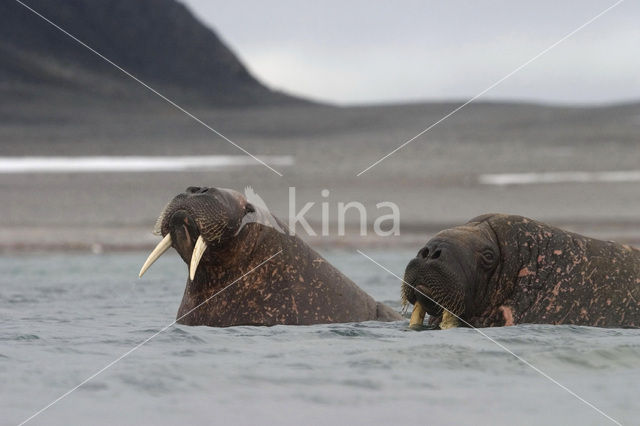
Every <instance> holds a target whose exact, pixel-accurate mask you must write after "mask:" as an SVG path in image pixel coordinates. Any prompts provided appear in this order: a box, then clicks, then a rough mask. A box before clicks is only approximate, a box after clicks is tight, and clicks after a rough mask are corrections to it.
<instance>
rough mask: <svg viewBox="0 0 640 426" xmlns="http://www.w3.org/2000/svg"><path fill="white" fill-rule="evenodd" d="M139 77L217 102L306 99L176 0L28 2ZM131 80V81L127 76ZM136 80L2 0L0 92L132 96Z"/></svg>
mask: <svg viewBox="0 0 640 426" xmlns="http://www.w3.org/2000/svg"><path fill="white" fill-rule="evenodd" d="M24 2H25V4H28V5H29V6H30V7H32V8H33V9H34V10H36V11H37V12H39V13H41V14H42V15H43V16H45V17H46V18H48V19H50V20H51V21H52V22H54V23H56V24H57V25H59V26H60V27H61V28H63V29H65V30H67V31H68V32H69V33H71V34H73V35H75V36H76V37H77V38H78V39H80V40H82V41H83V42H85V43H86V44H87V45H89V46H91V47H92V48H94V49H95V50H97V51H98V52H100V53H102V54H103V55H104V56H105V57H107V58H109V59H110V60H112V61H113V62H115V63H116V64H118V65H120V66H121V67H123V68H124V69H126V70H127V71H129V72H130V73H132V74H133V75H135V76H136V77H138V78H140V79H141V80H143V81H145V82H146V83H148V84H150V85H151V86H153V87H154V88H156V89H158V90H160V91H161V92H164V93H167V94H169V95H174V96H175V95H181V96H182V97H183V98H184V97H185V96H188V97H190V98H193V99H197V100H200V101H203V102H206V103H207V104H212V105H256V104H280V103H295V102H303V101H302V100H300V99H297V98H294V97H290V96H287V95H285V94H282V93H279V92H274V91H272V90H270V89H268V88H267V87H265V86H263V85H262V84H261V83H260V82H259V81H257V80H256V79H255V78H254V77H253V76H252V75H251V74H250V73H249V72H248V71H247V69H246V68H245V67H244V66H243V65H242V63H241V62H240V61H239V60H238V58H236V56H235V55H234V54H233V52H231V51H230V50H229V49H228V48H227V47H226V46H225V45H224V44H223V43H222V41H221V40H220V39H219V38H218V37H217V36H216V34H215V33H214V32H213V31H212V30H211V29H209V28H207V27H206V26H204V25H203V24H202V23H201V22H200V21H198V20H197V19H196V18H195V17H194V16H193V15H192V14H191V12H190V11H189V10H188V9H187V8H186V7H185V6H184V5H182V4H181V3H178V2H176V1H174V0H24ZM127 80H128V81H127ZM132 84H135V83H133V82H132V81H131V80H130V79H129V78H128V77H125V76H124V75H123V74H122V73H121V72H119V71H117V70H116V69H115V68H114V67H113V66H111V65H109V64H108V63H106V62H105V61H104V60H102V59H100V58H99V57H98V56H96V55H94V54H93V53H91V52H90V51H89V50H87V49H86V48H85V47H83V46H81V45H79V44H78V43H77V42H75V41H74V40H72V39H71V38H70V37H68V36H67V35H65V34H63V33H62V32H61V31H59V30H58V29H56V28H54V27H53V26H52V25H51V24H49V23H47V22H45V21H44V20H43V19H41V18H40V17H38V16H36V15H35V14H34V13H33V12H31V11H29V10H27V9H26V8H25V7H23V6H22V5H20V4H19V3H17V2H15V1H13V0H3V1H2V2H0V90H2V91H3V92H5V93H14V92H19V91H20V90H29V89H33V88H34V87H37V88H38V90H43V89H52V90H56V91H74V92H77V91H84V92H87V93H95V92H100V93H101V94H109V95H117V96H119V97H126V96H127V94H128V93H130V92H131V85H132Z"/></svg>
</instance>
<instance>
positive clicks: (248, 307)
mask: <svg viewBox="0 0 640 426" xmlns="http://www.w3.org/2000/svg"><path fill="white" fill-rule="evenodd" d="M279 250H282V253H280V254H279V255H277V256H276V257H274V258H273V259H271V260H270V261H269V262H267V263H265V264H264V265H262V266H259V267H258V268H257V269H256V270H255V271H253V272H251V273H249V274H248V275H246V276H245V277H243V278H240V277H242V276H243V275H244V274H246V273H247V272H248V271H250V270H251V269H253V268H255V267H256V266H257V265H259V264H260V263H261V262H263V261H264V260H265V259H268V258H269V257H270V256H272V255H273V254H275V253H277V252H278V251H279ZM216 257H218V259H219V263H215V264H213V263H209V264H207V265H201V267H200V269H198V272H197V273H196V276H195V278H194V282H191V281H187V286H186V289H185V292H184V297H183V299H182V304H181V305H180V309H179V311H178V318H180V317H181V316H183V315H184V314H185V313H187V312H188V311H189V310H191V309H193V308H194V307H195V306H196V305H198V304H200V303H202V302H203V301H204V300H206V299H207V298H209V297H211V296H212V295H213V294H215V293H216V292H219V291H221V290H222V289H223V288H224V287H225V286H226V285H229V284H231V283H233V282H234V281H236V280H238V278H240V279H239V280H238V281H237V282H236V283H235V284H233V285H231V286H230V287H229V288H228V289H226V290H224V291H222V293H220V294H219V295H217V296H215V297H214V298H213V299H212V300H211V301H210V302H208V303H206V304H205V305H203V306H201V307H199V308H198V309H196V310H194V311H193V312H192V313H191V314H189V315H187V316H186V317H184V318H182V319H181V320H180V321H179V322H180V323H182V324H187V325H208V326H217V327H226V326H233V325H276V324H298V325H304V324H318V323H337V322H357V321H369V320H382V321H395V320H401V319H402V317H401V316H400V315H399V314H398V313H396V312H394V311H393V310H392V309H391V308H389V307H387V306H385V305H383V304H379V303H376V301H375V300H373V298H371V297H370V296H369V295H368V294H366V293H365V292H364V291H363V290H362V289H360V288H359V287H358V286H357V285H356V284H354V283H353V282H352V281H351V280H350V279H349V278H347V277H345V276H344V275H343V274H342V273H341V272H340V271H338V270H337V269H336V268H334V267H333V266H332V265H331V264H329V263H328V262H327V261H326V260H325V259H324V258H322V256H320V255H319V254H318V253H316V252H315V251H314V250H312V249H311V248H310V247H309V246H308V245H307V244H305V243H304V242H303V241H302V240H300V239H299V238H298V237H295V236H290V235H286V234H281V233H279V232H277V231H275V230H274V229H273V228H268V227H265V226H263V225H260V224H249V225H247V226H246V227H245V228H243V230H242V231H241V234H240V235H239V236H238V237H237V238H236V239H235V241H234V242H233V245H232V247H229V248H228V249H226V250H225V252H224V253H219V256H216Z"/></svg>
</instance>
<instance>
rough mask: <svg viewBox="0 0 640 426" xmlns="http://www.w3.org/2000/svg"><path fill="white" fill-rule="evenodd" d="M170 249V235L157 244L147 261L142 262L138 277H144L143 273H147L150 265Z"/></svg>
mask: <svg viewBox="0 0 640 426" xmlns="http://www.w3.org/2000/svg"><path fill="white" fill-rule="evenodd" d="M170 248H171V234H167V235H165V237H164V238H163V239H162V241H160V243H158V245H157V246H156V248H154V249H153V251H152V252H151V254H150V255H149V257H148V258H147V261H146V262H144V265H142V269H140V274H139V275H138V276H139V277H140V278H142V275H144V273H145V272H147V269H149V268H150V267H151V265H153V262H155V261H156V260H158V258H159V257H160V256H162V254H163V253H164V252H165V251H167V250H169V249H170Z"/></svg>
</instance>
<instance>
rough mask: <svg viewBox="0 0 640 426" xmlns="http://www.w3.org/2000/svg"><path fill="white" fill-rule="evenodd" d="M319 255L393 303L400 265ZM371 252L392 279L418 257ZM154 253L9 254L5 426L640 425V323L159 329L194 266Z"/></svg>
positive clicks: (2, 396)
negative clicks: (150, 262) (636, 326)
mask: <svg viewBox="0 0 640 426" xmlns="http://www.w3.org/2000/svg"><path fill="white" fill-rule="evenodd" d="M323 254H324V255H325V256H326V257H327V259H328V260H329V261H331V262H332V263H333V264H334V265H336V266H337V267H338V268H339V269H340V270H342V271H343V272H344V273H345V274H346V275H348V276H349V277H350V278H352V279H353V280H354V281H355V282H356V283H358V284H359V285H360V286H361V287H362V288H363V289H364V290H366V291H367V292H368V293H370V294H371V295H373V296H374V297H375V298H376V299H377V300H380V301H383V302H386V303H388V304H389V305H391V306H392V307H394V308H396V309H398V310H399V309H400V304H399V295H400V283H399V282H398V280H397V279H396V278H395V277H393V276H392V275H390V274H389V273H388V272H386V271H384V270H382V269H380V268H379V267H378V266H376V265H375V264H373V263H371V261H370V260H367V259H366V258H364V257H363V256H361V255H360V254H358V253H356V252H355V251H350V250H337V249H335V250H328V251H325V252H323ZM367 254H368V255H370V256H371V257H372V258H374V259H376V260H377V261H379V262H380V263H382V264H383V265H385V266H386V267H388V268H389V269H391V270H392V271H393V272H395V273H396V274H398V275H401V274H402V272H403V270H404V266H405V265H406V263H407V262H408V260H409V259H410V258H411V256H413V255H414V253H413V252H409V251H394V250H368V251H367ZM146 255H147V253H124V254H102V255H89V254H59V255H58V254H54V255H49V254H40V255H34V254H32V255H24V256H23V255H21V256H18V255H13V256H4V257H0V321H1V328H0V374H1V381H0V383H1V385H0V424H3V425H4V424H7V425H11V424H19V423H21V422H23V421H24V420H26V419H29V418H30V417H31V416H33V415H34V414H36V413H39V414H37V415H36V416H35V417H32V418H31V420H30V421H29V423H27V424H33V425H69V424H78V425H114V424H118V425H134V424H136V425H137V424H156V425H174V424H225V425H245V424H246V425H249V424H251V425H262V424H276V425H315V424H331V425H343V424H354V425H359V424H362V425H364V424H382V425H391V424H402V423H404V424H421V425H425V424H426V425H450V424H468V425H483V424H487V425H511V424H519V425H539V424H550V425H570V424H579V425H606V424H614V423H613V422H612V421H611V420H610V419H609V418H607V417H606V416H610V417H611V418H614V419H616V420H617V421H620V422H621V423H623V424H636V425H637V424H640V331H639V330H631V329H599V328H591V327H574V326H548V325H521V326H516V327H504V328H492V329H484V330H483V332H484V333H486V335H487V336H486V337H485V336H482V335H481V334H480V333H478V332H477V331H476V330H473V329H468V328H466V329H463V328H460V329H453V330H447V331H422V332H415V331H410V330H408V329H407V325H408V321H399V322H393V323H380V322H365V323H360V324H330V325H315V326H305V327H302V326H301V327H296V326H276V327H231V328H209V327H186V326H182V325H173V326H171V327H169V328H167V329H166V330H165V331H162V332H161V333H159V334H157V333H158V331H161V330H163V329H164V328H165V327H166V326H168V325H170V324H172V322H173V321H174V319H175V314H176V311H177V308H178V305H179V303H180V299H181V297H182V292H183V290H184V283H185V281H186V275H187V270H186V265H184V263H183V262H182V261H181V260H180V259H179V258H178V256H177V255H175V253H173V252H169V254H168V255H165V256H164V257H163V258H162V259H160V260H159V261H158V262H157V263H156V264H155V265H154V266H153V267H152V268H151V269H150V270H149V272H147V274H146V275H145V277H144V279H142V280H139V279H138V278H137V273H138V271H139V269H140V265H141V264H142V263H143V261H144V260H145V258H146ZM156 334H157V335H156ZM153 336H155V337H153ZM150 337H153V338H152V339H151V340H148V342H146V343H144V344H142V345H140V344H141V343H143V342H145V341H146V340H147V339H149V338H150ZM490 339H493V340H495V342H498V343H500V344H502V345H504V346H505V347H506V348H508V349H509V350H510V351H512V352H513V353H514V354H515V355H517V356H518V357H520V358H521V359H518V358H516V357H515V356H514V355H512V354H510V353H508V352H507V351H505V350H504V349H503V348H501V347H499V346H498V345H496V343H495V342H492V341H491V340H490ZM139 345H140V346H139ZM134 348H136V349H134ZM132 349H134V350H132ZM525 362H526V363H530V365H527V364H526V363H525ZM531 365H532V366H534V367H535V368H537V369H539V371H535V370H534V369H533V368H532V367H531ZM105 367H106V368H105ZM96 373H99V374H96ZM94 375H95V376H94ZM544 375H547V376H548V377H545V376H544ZM90 377H92V378H91V379H90V380H88V381H86V379H87V378H90ZM85 381H86V382H85ZM554 381H555V382H556V383H554ZM83 382H84V384H83V385H82V386H80V387H77V386H78V385H79V384H80V383H83ZM76 387H77V388H76ZM74 388H75V390H74V391H72V392H70V393H68V392H69V391H70V390H72V389H74ZM567 389H568V390H570V391H572V392H574V393H575V395H572V394H571V393H570V392H569V391H568V390H567ZM576 395H577V396H576ZM61 396H63V397H62V398H60V397H61ZM59 398H60V399H59ZM580 398H582V399H583V400H581V399H580ZM57 399H58V400H57ZM56 400H57V402H55V403H54V404H52V405H50V404H51V403H52V402H54V401H56ZM589 404H592V406H591V405H589ZM45 407H48V408H46V409H45V410H43V411H40V410H42V409H43V408H45ZM598 410H600V411H598Z"/></svg>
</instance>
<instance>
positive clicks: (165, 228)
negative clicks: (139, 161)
mask: <svg viewBox="0 0 640 426" xmlns="http://www.w3.org/2000/svg"><path fill="white" fill-rule="evenodd" d="M255 212H256V209H255V207H254V206H253V205H252V204H251V203H249V202H247V200H246V198H245V197H244V196H243V195H242V194H241V193H239V192H237V191H233V190H230V189H218V188H207V187H202V188H201V187H193V186H192V187H189V188H187V189H186V191H185V192H184V193H182V194H179V195H178V196H176V197H175V198H174V199H173V200H171V201H170V202H169V204H167V206H166V207H165V208H164V209H163V211H162V213H161V214H160V216H159V217H158V220H157V222H156V226H155V229H154V233H156V234H158V235H162V236H163V237H164V238H163V240H162V241H161V242H160V243H159V244H158V246H157V247H156V248H155V249H154V250H153V252H152V253H151V254H150V255H149V258H148V259H147V261H146V262H145V263H144V265H143V267H142V269H141V270H140V276H142V275H143V274H144V273H145V272H146V270H147V269H149V267H150V266H151V265H152V264H153V263H154V262H155V261H156V260H157V259H158V258H159V257H160V256H161V255H162V254H163V253H164V252H166V251H167V250H168V249H169V248H170V247H174V248H175V249H176V251H177V252H178V253H179V254H180V257H182V259H183V260H184V261H185V262H186V263H187V265H189V278H190V280H192V281H193V280H194V278H195V274H196V271H197V270H198V266H200V265H201V264H202V265H206V264H212V263H220V256H221V255H222V251H223V250H222V249H223V248H225V246H226V245H228V244H230V243H232V242H233V241H234V240H235V239H234V237H235V236H236V235H237V234H238V233H239V232H240V231H241V228H245V227H244V226H243V225H245V223H246V222H247V221H246V219H245V218H246V216H247V215H254V214H255ZM243 219H245V220H243ZM227 251H228V250H227Z"/></svg>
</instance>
